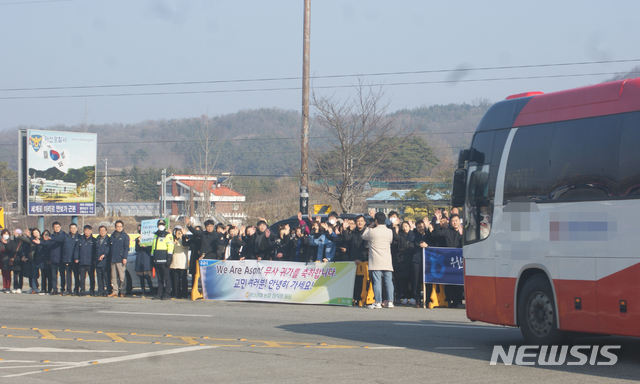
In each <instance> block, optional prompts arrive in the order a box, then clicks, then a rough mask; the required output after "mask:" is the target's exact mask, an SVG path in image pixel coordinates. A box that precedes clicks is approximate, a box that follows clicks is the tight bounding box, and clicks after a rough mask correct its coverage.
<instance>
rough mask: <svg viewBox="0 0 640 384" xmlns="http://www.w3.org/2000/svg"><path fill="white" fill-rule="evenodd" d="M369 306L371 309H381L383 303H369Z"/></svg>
mask: <svg viewBox="0 0 640 384" xmlns="http://www.w3.org/2000/svg"><path fill="white" fill-rule="evenodd" d="M367 308H369V309H380V308H382V304H380V303H373V304H369V305H367Z"/></svg>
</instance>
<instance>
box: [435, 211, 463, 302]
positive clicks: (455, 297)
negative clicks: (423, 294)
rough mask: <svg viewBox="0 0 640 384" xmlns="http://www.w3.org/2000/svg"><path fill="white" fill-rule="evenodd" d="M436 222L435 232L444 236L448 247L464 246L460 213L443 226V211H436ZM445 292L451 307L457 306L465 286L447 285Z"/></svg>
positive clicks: (461, 298) (452, 216)
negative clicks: (445, 226) (441, 221)
mask: <svg viewBox="0 0 640 384" xmlns="http://www.w3.org/2000/svg"><path fill="white" fill-rule="evenodd" d="M435 216H436V222H435V224H434V226H433V233H434V234H435V235H436V236H442V237H443V238H444V241H445V245H444V246H445V247H447V248H462V233H463V232H462V225H460V217H459V216H458V215H451V217H450V223H449V226H448V227H447V228H441V226H440V220H444V219H443V217H442V213H441V212H440V211H436V213H435ZM444 292H445V294H446V297H447V301H448V302H450V305H451V307H453V308H456V307H457V306H458V304H460V303H462V300H463V298H464V287H463V286H456V285H445V291H444Z"/></svg>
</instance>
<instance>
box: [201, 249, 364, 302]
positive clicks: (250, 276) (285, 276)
mask: <svg viewBox="0 0 640 384" xmlns="http://www.w3.org/2000/svg"><path fill="white" fill-rule="evenodd" d="M200 274H201V278H202V290H203V296H204V298H205V299H206V300H234V301H272V302H273V301H275V302H281V303H301V304H332V305H352V303H353V299H352V298H353V285H354V283H355V278H356V264H355V263H353V262H351V263H348V262H339V263H338V262H337V263H300V262H287V261H256V260H243V261H229V260H207V259H203V260H200Z"/></svg>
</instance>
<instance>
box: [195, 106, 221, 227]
mask: <svg viewBox="0 0 640 384" xmlns="http://www.w3.org/2000/svg"><path fill="white" fill-rule="evenodd" d="M216 137H217V135H216V132H215V130H214V129H213V128H212V127H211V119H210V118H209V114H208V112H207V114H206V115H202V120H201V122H200V127H199V128H198V129H197V130H196V132H195V137H194V139H195V140H194V142H195V145H196V148H197V150H195V151H191V152H190V155H191V164H192V165H193V167H192V169H193V170H194V173H196V174H198V175H201V176H204V180H202V181H199V182H196V183H195V185H196V189H197V190H199V191H200V192H199V193H194V194H193V195H194V198H201V199H202V202H201V203H200V204H198V209H197V211H196V212H197V216H199V217H200V218H202V219H203V220H204V219H206V218H211V217H212V216H213V215H212V209H211V186H212V183H213V177H212V176H211V175H212V174H213V169H214V168H215V166H216V162H217V161H218V156H219V155H220V151H221V149H222V145H221V142H220V141H219V140H217V139H216ZM194 192H195V191H194Z"/></svg>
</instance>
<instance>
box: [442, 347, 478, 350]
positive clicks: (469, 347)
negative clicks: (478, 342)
mask: <svg viewBox="0 0 640 384" xmlns="http://www.w3.org/2000/svg"><path fill="white" fill-rule="evenodd" d="M435 349H454V350H455V349H476V347H435Z"/></svg>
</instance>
